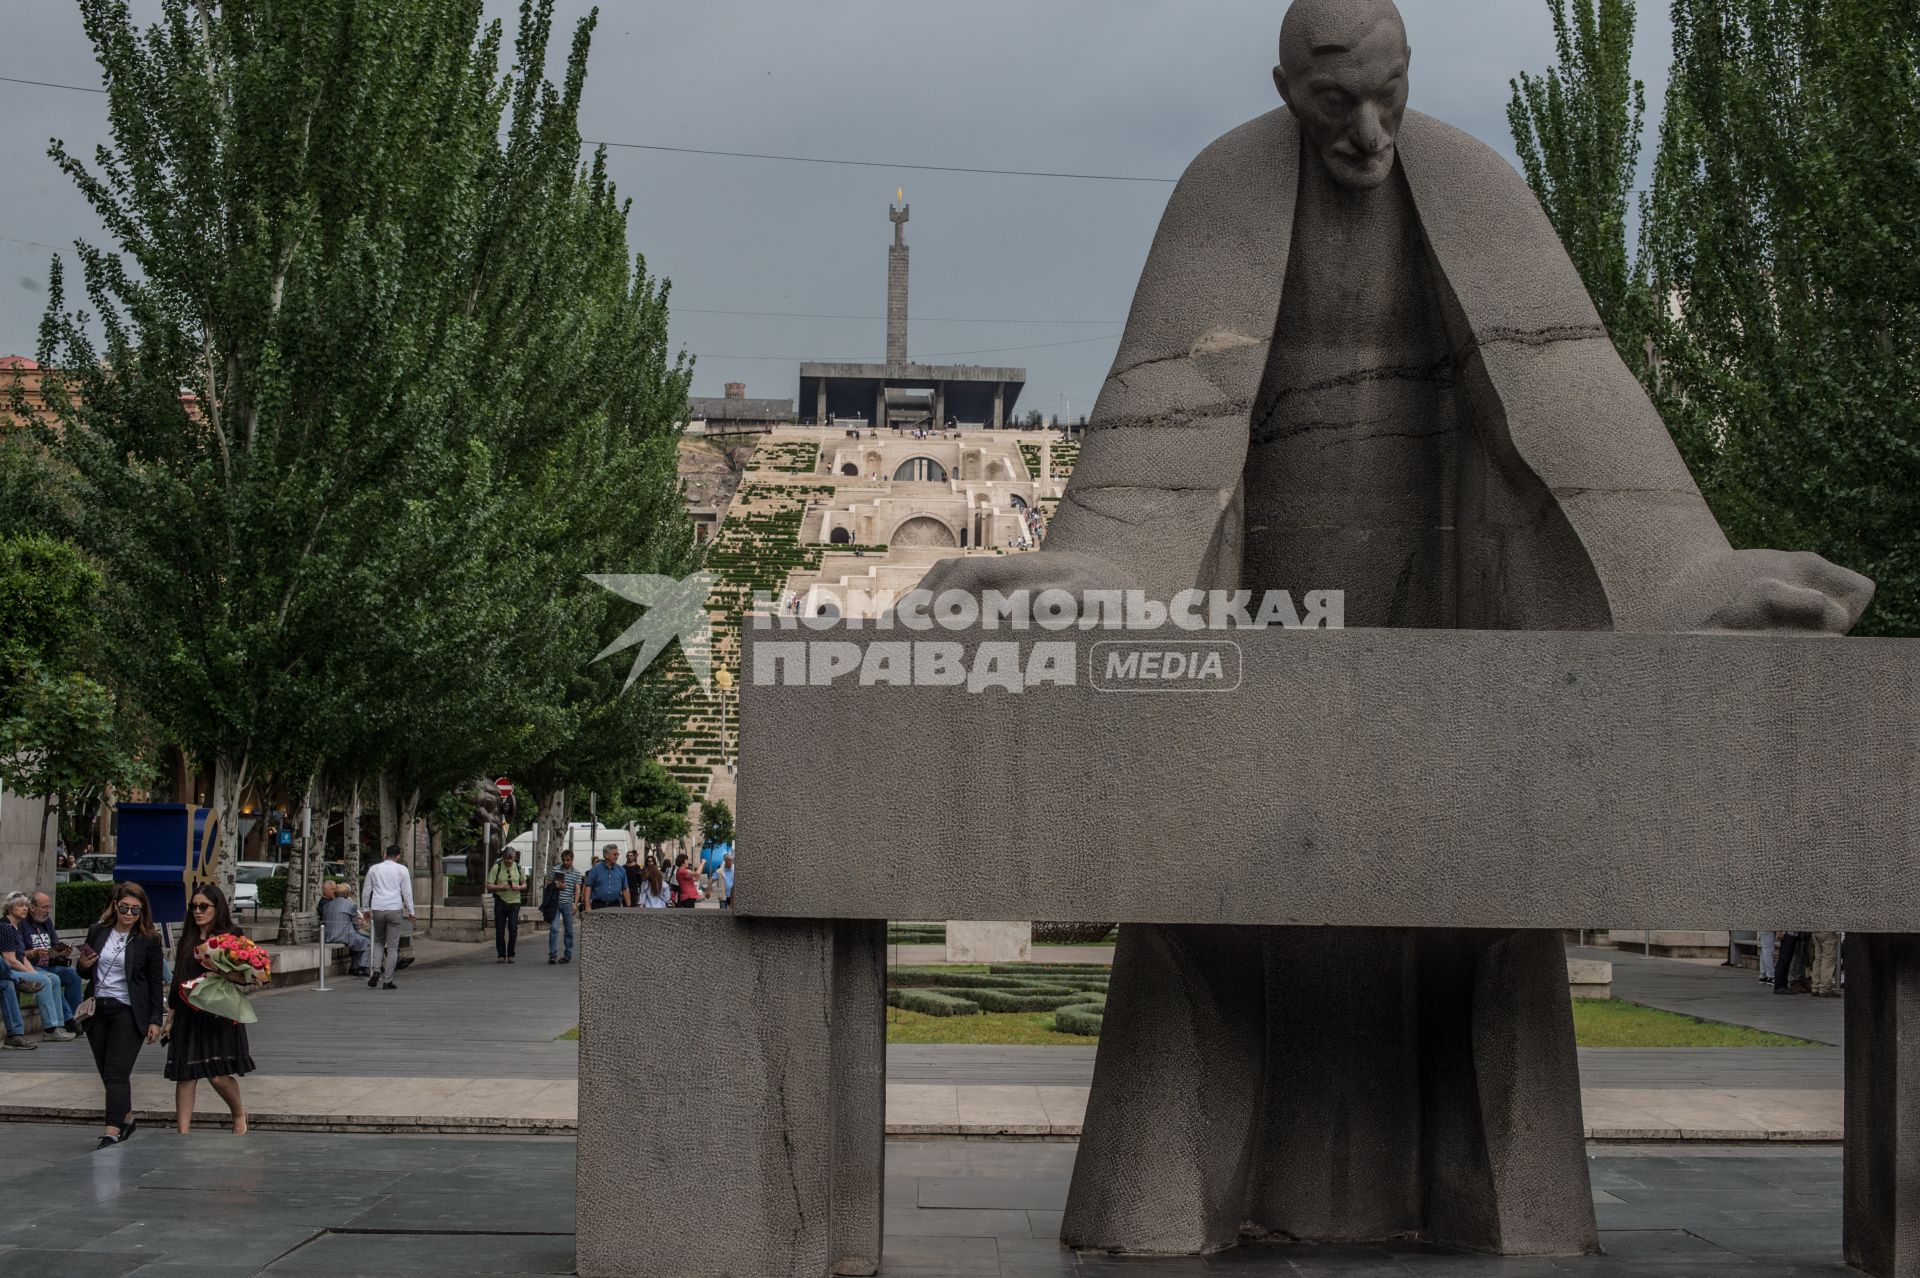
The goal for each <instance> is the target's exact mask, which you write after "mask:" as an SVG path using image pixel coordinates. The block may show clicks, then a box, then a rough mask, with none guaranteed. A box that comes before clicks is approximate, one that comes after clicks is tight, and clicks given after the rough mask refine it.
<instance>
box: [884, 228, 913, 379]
mask: <svg viewBox="0 0 1920 1278" xmlns="http://www.w3.org/2000/svg"><path fill="white" fill-rule="evenodd" d="M895 194H896V196H897V197H898V199H899V200H900V207H898V208H894V207H893V206H892V205H888V206H887V217H888V218H890V219H891V220H892V222H893V247H892V248H890V249H888V250H887V363H889V364H904V363H906V362H907V238H906V229H907V215H908V210H909V209H910V208H911V207H912V206H911V205H909V204H908V203H907V202H906V200H907V193H906V192H905V191H897V192H896V193H895Z"/></svg>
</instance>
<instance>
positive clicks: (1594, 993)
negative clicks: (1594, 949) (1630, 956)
mask: <svg viewBox="0 0 1920 1278" xmlns="http://www.w3.org/2000/svg"><path fill="white" fill-rule="evenodd" d="M1567 989H1568V990H1569V991H1570V992H1571V993H1572V994H1573V996H1574V997H1575V998H1612V997H1613V964H1611V963H1609V962H1607V961H1606V960H1605V959H1568V960H1567Z"/></svg>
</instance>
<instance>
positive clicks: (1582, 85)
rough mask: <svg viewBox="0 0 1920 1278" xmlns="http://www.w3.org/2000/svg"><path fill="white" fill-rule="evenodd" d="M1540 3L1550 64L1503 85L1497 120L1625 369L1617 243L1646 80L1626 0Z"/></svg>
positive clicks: (1637, 314) (1626, 270)
mask: <svg viewBox="0 0 1920 1278" xmlns="http://www.w3.org/2000/svg"><path fill="white" fill-rule="evenodd" d="M1568 3H1569V0H1548V7H1549V9H1550V10H1551V11H1552V15H1553V37H1554V47H1555V49H1556V50H1557V51H1558V57H1559V61H1558V63H1557V64H1556V65H1554V66H1552V67H1550V68H1548V69H1547V72H1546V74H1544V75H1539V76H1536V75H1531V74H1529V73H1527V72H1525V71H1522V72H1521V73H1520V78H1519V79H1517V80H1515V81H1513V82H1512V87H1513V100H1512V102H1511V103H1509V105H1508V107H1507V119H1508V122H1509V124H1510V125H1511V127H1512V130H1513V141H1514V146H1515V148H1516V150H1517V151H1518V154H1519V157H1520V167H1521V170H1522V171H1523V172H1524V173H1525V174H1526V178H1527V185H1529V186H1531V187H1532V188H1533V193H1534V194H1535V195H1536V196H1538V197H1539V199H1540V205H1541V207H1542V208H1544V209H1545V210H1546V213H1547V216H1548V217H1549V218H1550V219H1552V221H1553V225H1554V229H1555V230H1557V231H1558V232H1559V233H1560V240H1561V242H1562V243H1563V244H1564V245H1565V246H1566V249H1567V254H1568V256H1569V257H1571V258H1572V259H1573V264H1574V266H1575V267H1576V268H1578V270H1579V272H1580V278H1581V280H1582V281H1583V282H1584V283H1585V284H1586V286H1587V292H1588V293H1589V294H1591V295H1592V297H1593V303H1594V306H1595V308H1597V309H1598V310H1599V312H1600V319H1601V321H1602V322H1603V323H1605V324H1606V326H1607V331H1608V332H1609V333H1610V334H1612V336H1613V340H1614V344H1615V345H1616V346H1618V347H1619V348H1620V352H1621V355H1622V356H1623V357H1624V358H1625V359H1626V361H1627V365H1628V367H1630V368H1633V369H1636V370H1637V369H1640V368H1642V367H1643V366H1644V365H1645V363H1646V354H1645V350H1644V334H1645V329H1646V324H1647V320H1646V315H1645V306H1644V302H1643V297H1644V295H1643V294H1642V293H1641V292H1640V291H1639V289H1638V288H1637V286H1636V281H1635V279H1634V272H1633V269H1632V263H1631V255H1630V253H1629V251H1628V245H1627V210H1628V209H1629V207H1631V204H1632V200H1633V191H1634V187H1635V185H1636V184H1637V182H1638V173H1639V166H1640V139H1641V129H1642V123H1643V120H1644V118H1645V115H1646V109H1647V91H1646V86H1645V85H1644V84H1643V83H1641V82H1640V81H1639V80H1636V79H1634V78H1633V72H1632V61H1633V33H1634V23H1635V14H1634V3H1633V0H1572V7H1571V8H1569V7H1568Z"/></svg>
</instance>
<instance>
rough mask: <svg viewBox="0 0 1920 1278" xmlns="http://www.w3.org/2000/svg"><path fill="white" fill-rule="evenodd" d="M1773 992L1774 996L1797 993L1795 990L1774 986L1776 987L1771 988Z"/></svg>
mask: <svg viewBox="0 0 1920 1278" xmlns="http://www.w3.org/2000/svg"><path fill="white" fill-rule="evenodd" d="M1773 992H1774V993H1775V994H1794V993H1798V991H1796V990H1790V989H1788V988H1787V987H1786V986H1784V985H1776V986H1774V987H1773Z"/></svg>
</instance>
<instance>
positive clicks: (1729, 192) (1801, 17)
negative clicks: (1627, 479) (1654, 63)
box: [1644, 0, 1920, 635]
mask: <svg viewBox="0 0 1920 1278" xmlns="http://www.w3.org/2000/svg"><path fill="white" fill-rule="evenodd" d="M1673 27H1674V30H1673V47H1674V66H1673V77H1672V82H1671V85H1670V88H1669V90H1668V95H1667V104H1666V115H1665V118H1664V120H1663V123H1662V125H1661V132H1660V151H1659V156H1658V159H1657V162H1656V165H1655V176H1654V185H1653V191H1652V195H1651V198H1650V199H1649V201H1648V203H1647V207H1646V213H1645V229H1644V257H1645V261H1646V270H1647V275H1648V285H1649V288H1650V290H1652V292H1653V293H1654V295H1656V296H1658V297H1659V298H1660V299H1661V300H1662V302H1663V303H1664V305H1663V306H1662V307H1661V308H1660V310H1659V312H1658V313H1657V314H1656V316H1655V319H1656V321H1657V323H1658V328H1657V330H1656V339H1657V340H1656V344H1657V348H1658V351H1659V353H1660V357H1661V364H1662V367H1661V368H1660V370H1659V376H1658V379H1657V389H1658V390H1659V392H1660V404H1661V408H1662V410H1663V411H1664V412H1665V414H1666V417H1667V421H1668V423H1669V425H1671V426H1672V427H1673V429H1674V434H1675V437H1676V439H1677V440H1678V441H1679V443H1680V445H1681V449H1682V451H1683V452H1684V453H1685V454H1686V457H1687V460H1688V462H1689V464H1690V465H1691V466H1692V467H1693V470H1694V473H1695V475H1696V476H1697V477H1698V478H1699V480H1700V483H1701V487H1702V489H1703V490H1704V492H1705V494H1706V497H1707V500H1708V501H1709V502H1710V503H1711V504H1712V506H1713V509H1714V513H1715V514H1716V515H1718V516H1719V518H1720V521H1721V523H1722V525H1723V526H1724V527H1725V528H1726V529H1727V533H1728V535H1729V536H1730V537H1731V538H1732V539H1733V541H1734V543H1735V544H1736V545H1741V546H1783V547H1791V548H1795V549H1808V550H1815V551H1818V552H1819V553H1821V554H1823V555H1825V556H1827V557H1828V558H1829V559H1832V560H1833V561H1835V562H1836V563H1840V564H1844V565H1846V566H1847V567H1849V568H1853V569H1856V570H1858V571H1860V572H1864V573H1866V574H1867V575H1869V576H1871V577H1873V578H1875V579H1876V580H1877V581H1878V583H1879V593H1878V595H1877V597H1876V600H1875V603H1874V606H1873V608H1872V609H1871V610H1870V611H1869V612H1868V614H1867V616H1866V617H1865V619H1864V620H1863V622H1862V624H1861V627H1860V630H1861V632H1862V633H1866V634H1882V635H1912V634H1920V410H1916V408H1915V407H1914V399H1913V395H1914V388H1915V387H1916V386H1920V239H1917V238H1916V237H1917V236H1920V229H1917V228H1920V111H1917V110H1916V107H1920V70H1917V68H1920V8H1917V7H1916V6H1915V5H1913V4H1912V3H1911V0H1675V3H1674V5H1673Z"/></svg>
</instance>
